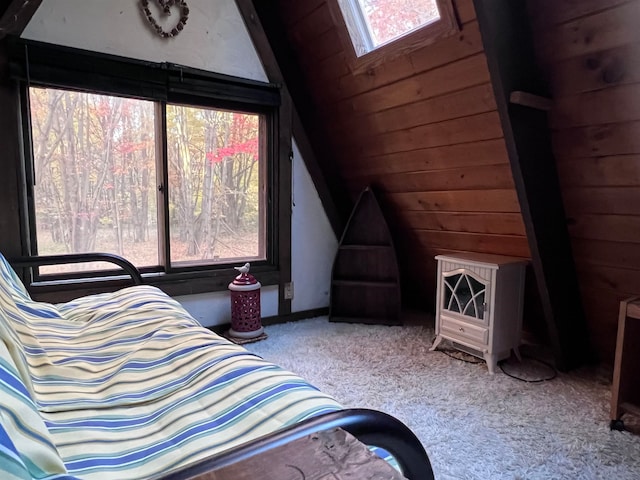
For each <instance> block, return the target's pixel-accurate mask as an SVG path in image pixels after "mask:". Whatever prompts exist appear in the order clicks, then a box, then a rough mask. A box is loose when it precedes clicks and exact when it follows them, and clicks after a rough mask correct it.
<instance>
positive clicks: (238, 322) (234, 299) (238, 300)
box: [229, 263, 264, 339]
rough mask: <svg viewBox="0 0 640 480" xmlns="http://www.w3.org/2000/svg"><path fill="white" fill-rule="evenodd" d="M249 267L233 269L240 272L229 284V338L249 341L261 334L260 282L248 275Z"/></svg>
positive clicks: (262, 329) (262, 330)
mask: <svg viewBox="0 0 640 480" xmlns="http://www.w3.org/2000/svg"><path fill="white" fill-rule="evenodd" d="M249 268H250V265H249V264H248V263H245V264H244V265H243V266H242V267H235V269H236V270H238V271H239V272H240V275H238V276H237V277H236V278H235V279H234V280H233V282H231V283H230V284H229V293H230V296H231V329H230V330H229V335H230V336H231V337H237V338H243V339H250V338H255V337H259V336H260V335H262V334H263V332H264V328H262V323H261V321H260V320H261V318H260V287H261V285H260V282H258V281H257V280H256V279H255V277H254V276H253V275H251V274H250V273H249Z"/></svg>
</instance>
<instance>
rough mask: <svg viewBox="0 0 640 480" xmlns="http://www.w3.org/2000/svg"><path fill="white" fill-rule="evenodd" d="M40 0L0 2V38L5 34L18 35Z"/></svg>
mask: <svg viewBox="0 0 640 480" xmlns="http://www.w3.org/2000/svg"><path fill="white" fill-rule="evenodd" d="M41 3H42V0H12V1H7V0H4V1H2V2H0V12H3V13H2V15H1V16H0V40H2V39H3V38H4V37H6V36H7V35H16V36H20V35H21V34H22V32H23V31H24V29H25V27H26V26H27V24H28V23H29V20H31V17H33V14H34V13H36V10H37V9H38V7H39V6H40V4H41Z"/></svg>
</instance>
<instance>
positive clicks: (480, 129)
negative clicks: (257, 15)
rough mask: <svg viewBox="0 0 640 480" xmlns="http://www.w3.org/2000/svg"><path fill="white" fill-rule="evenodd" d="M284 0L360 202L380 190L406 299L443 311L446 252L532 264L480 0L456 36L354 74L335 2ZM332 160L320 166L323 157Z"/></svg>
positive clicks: (345, 174)
mask: <svg viewBox="0 0 640 480" xmlns="http://www.w3.org/2000/svg"><path fill="white" fill-rule="evenodd" d="M330 1H335V0H306V1H304V2H301V1H298V0H278V7H277V8H278V9H279V12H278V13H279V15H280V17H281V19H282V20H283V22H284V24H285V28H286V31H287V35H288V39H289V42H290V43H291V45H292V46H293V49H294V52H295V56H296V59H297V61H298V63H299V65H300V66H301V69H302V72H303V76H304V78H303V79H302V81H304V82H305V83H306V84H307V88H308V89H309V90H310V93H311V97H312V99H313V103H314V106H315V108H316V113H317V118H318V122H319V123H320V124H321V125H322V127H323V128H324V129H325V130H326V134H327V137H328V140H329V143H330V146H331V147H332V148H331V151H332V155H333V156H334V160H335V162H336V165H337V173H336V174H337V176H338V177H339V178H328V179H327V180H328V181H329V182H332V181H333V182H338V183H341V184H342V185H344V186H345V187H346V188H347V189H348V191H349V193H350V198H351V199H352V201H353V200H355V198H356V197H357V195H358V194H359V192H360V191H361V189H362V188H363V187H364V186H366V185H368V184H372V185H374V186H375V187H376V188H377V190H378V191H379V192H381V196H380V203H381V205H382V207H383V209H384V210H385V213H386V215H387V218H388V221H389V223H390V227H391V229H392V232H393V235H394V240H395V242H396V248H397V250H398V254H399V261H400V269H401V272H402V284H403V294H404V295H405V301H406V302H407V303H413V304H415V305H417V306H420V307H423V308H433V301H434V296H435V275H436V263H435V260H434V259H433V257H434V256H435V255H436V254H438V253H444V252H452V251H479V252H487V253H496V254H505V255H512V256H520V257H527V258H529V256H530V253H529V247H528V244H527V239H526V236H525V232H524V226H523V222H522V217H521V214H520V208H519V204H518V199H517V196H516V191H515V187H514V184H513V179H512V175H511V171H510V167H509V161H508V157H507V151H506V147H505V142H504V138H503V133H502V128H501V125H500V120H499V117H498V113H497V111H496V104H495V99H494V95H493V91H492V87H491V84H490V79H489V70H488V67H487V60H486V56H485V54H484V51H483V47H482V41H481V38H480V32H479V28H478V23H477V21H476V15H475V11H474V7H473V2H472V0H455V1H454V7H455V9H456V13H457V15H458V18H459V20H460V24H461V31H460V33H459V34H458V35H455V36H452V37H449V38H446V39H442V40H439V41H437V42H436V43H434V44H432V45H428V46H426V47H423V48H421V49H419V50H416V51H413V52H412V53H411V54H409V55H404V56H402V57H399V58H397V59H394V60H392V61H389V62H386V63H383V64H381V65H380V66H379V67H377V68H374V69H370V70H369V71H366V72H364V73H361V74H353V73H352V71H351V70H350V68H349V65H348V63H347V59H348V55H347V52H346V51H345V49H344V48H343V44H342V43H341V40H340V35H339V32H338V28H339V27H338V25H339V22H336V20H335V19H334V18H333V17H332V10H331V9H330V7H329V5H328V3H327V2H330ZM319 161H320V162H322V159H319Z"/></svg>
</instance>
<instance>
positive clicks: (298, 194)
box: [22, 0, 337, 326]
mask: <svg viewBox="0 0 640 480" xmlns="http://www.w3.org/2000/svg"><path fill="white" fill-rule="evenodd" d="M150 3H151V4H152V5H155V2H150ZM188 4H189V8H190V14H189V20H188V22H187V24H186V26H185V28H184V30H183V31H182V32H181V33H180V34H179V35H178V36H177V37H175V38H171V39H162V38H160V37H159V36H157V35H156V34H155V33H154V32H153V31H151V30H150V29H149V28H148V27H147V25H146V19H145V17H144V15H142V13H141V12H140V9H139V2H138V1H137V0H100V1H97V0H43V1H42V4H41V6H40V8H39V9H38V11H37V12H36V14H35V15H34V16H33V18H32V19H31V21H30V22H29V24H28V25H27V28H26V29H25V31H24V33H23V35H22V36H23V38H28V39H31V40H39V41H43V42H48V43H55V44H58V45H64V46H69V47H75V48H82V49H85V50H93V51H97V52H103V53H110V54H114V55H121V56H125V57H131V58H137V59H142V60H149V61H154V62H164V61H166V62H172V63H178V64H182V65H187V66H190V67H194V68H201V69H203V70H208V71H212V72H217V73H224V74H228V75H235V76H239V77H244V78H250V79H253V80H262V81H266V80H267V77H266V74H265V72H264V69H263V68H262V64H261V63H260V60H259V58H258V56H257V54H256V52H255V49H254V48H253V45H252V43H251V39H250V37H249V34H248V32H247V30H246V28H245V26H244V23H243V21H242V18H241V16H240V13H239V12H238V9H237V7H236V4H235V2H234V1H233V0H215V1H211V0H189V2H188ZM171 18H172V19H175V20H176V21H177V18H178V17H177V13H174V15H172V17H171ZM293 198H294V204H295V206H292V208H293V212H292V252H291V253H292V272H291V273H292V278H293V282H294V298H293V302H292V309H293V311H294V312H297V311H304V310H309V309H313V308H319V307H326V306H328V305H329V285H330V279H331V265H332V264H333V258H334V256H335V252H336V248H337V240H336V237H335V235H334V234H333V231H332V229H331V226H330V224H329V222H328V220H327V217H326V214H325V212H324V210H323V209H322V205H321V203H320V200H319V198H318V193H317V191H316V190H315V187H314V186H313V183H312V181H311V178H310V176H309V173H308V172H307V169H306V167H305V166H304V162H303V159H302V158H301V156H300V152H299V151H298V149H297V148H295V145H294V159H293ZM231 280H233V279H229V281H231ZM258 280H260V279H259V278H258ZM176 299H177V300H178V301H180V302H181V303H182V304H183V305H184V306H185V308H186V309H187V310H188V311H189V312H191V313H192V315H193V316H194V317H195V318H196V319H197V320H199V321H200V322H201V323H203V324H204V325H207V326H210V325H218V324H222V323H227V322H229V321H230V305H229V294H228V293H227V292H216V293H206V294H198V295H189V296H180V297H176ZM260 300H261V306H262V316H264V317H267V316H272V315H276V314H277V313H278V290H277V287H263V289H262V292H261V298H260Z"/></svg>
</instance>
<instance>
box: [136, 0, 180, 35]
mask: <svg viewBox="0 0 640 480" xmlns="http://www.w3.org/2000/svg"><path fill="white" fill-rule="evenodd" d="M156 1H157V2H158V5H160V8H161V9H162V12H163V15H165V16H169V15H171V8H172V7H173V6H174V5H175V6H176V7H178V9H179V10H180V20H178V23H177V24H176V25H175V26H174V27H173V28H172V29H171V31H166V30H165V29H164V28H163V27H162V25H160V24H159V23H158V21H157V20H156V19H155V18H154V17H153V13H151V10H150V9H149V0H140V7H141V8H142V13H144V15H145V16H146V17H147V21H148V22H149V25H151V27H152V28H153V29H154V30H155V31H156V33H157V34H158V35H160V36H161V37H162V38H170V37H175V36H176V35H178V34H179V33H180V32H181V31H182V29H183V28H184V26H185V25H186V23H187V19H188V18H189V6H188V5H187V2H185V1H184V0H156Z"/></svg>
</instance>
